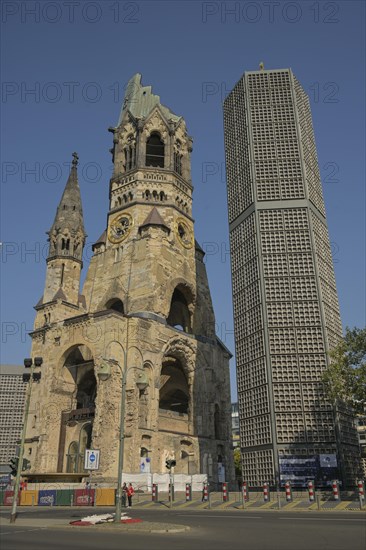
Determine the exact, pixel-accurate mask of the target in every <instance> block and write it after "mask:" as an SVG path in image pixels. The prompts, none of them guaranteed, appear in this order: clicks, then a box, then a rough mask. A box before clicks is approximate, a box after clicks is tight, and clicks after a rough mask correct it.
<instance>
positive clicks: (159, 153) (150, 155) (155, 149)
mask: <svg viewBox="0 0 366 550" xmlns="http://www.w3.org/2000/svg"><path fill="white" fill-rule="evenodd" d="M145 164H146V166H156V167H160V168H164V143H163V142H162V141H161V139H160V136H159V134H158V133H157V132H153V133H152V134H151V136H150V137H149V138H148V140H147V141H146V163H145Z"/></svg>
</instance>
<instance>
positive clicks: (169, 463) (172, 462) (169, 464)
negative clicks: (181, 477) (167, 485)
mask: <svg viewBox="0 0 366 550" xmlns="http://www.w3.org/2000/svg"><path fill="white" fill-rule="evenodd" d="M176 463H177V462H176V461H175V460H171V459H168V460H166V461H165V465H166V467H167V468H168V470H171V468H174V466H175V465H176Z"/></svg>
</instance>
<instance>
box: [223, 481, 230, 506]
mask: <svg viewBox="0 0 366 550" xmlns="http://www.w3.org/2000/svg"><path fill="white" fill-rule="evenodd" d="M222 500H223V502H227V501H228V500H229V494H228V491H227V483H223V484H222Z"/></svg>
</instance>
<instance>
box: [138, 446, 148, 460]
mask: <svg viewBox="0 0 366 550" xmlns="http://www.w3.org/2000/svg"><path fill="white" fill-rule="evenodd" d="M140 456H141V458H144V457H148V456H149V451H148V450H147V449H146V447H141V449H140Z"/></svg>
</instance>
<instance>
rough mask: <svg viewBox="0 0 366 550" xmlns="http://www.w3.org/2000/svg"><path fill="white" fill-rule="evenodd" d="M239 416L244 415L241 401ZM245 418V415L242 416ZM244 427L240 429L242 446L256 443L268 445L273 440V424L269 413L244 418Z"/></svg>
mask: <svg viewBox="0 0 366 550" xmlns="http://www.w3.org/2000/svg"><path fill="white" fill-rule="evenodd" d="M239 417H242V415H241V410H240V401H239ZM242 418H243V417H242ZM242 426H243V429H242V430H240V439H241V446H242V447H253V446H255V445H268V444H269V443H271V442H272V438H271V424H270V416H269V414H267V415H263V416H254V417H251V418H247V419H246V418H243V420H242Z"/></svg>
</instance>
